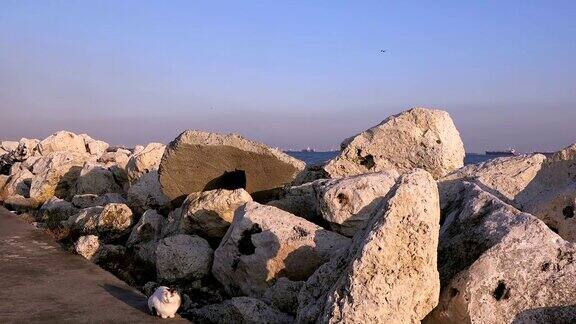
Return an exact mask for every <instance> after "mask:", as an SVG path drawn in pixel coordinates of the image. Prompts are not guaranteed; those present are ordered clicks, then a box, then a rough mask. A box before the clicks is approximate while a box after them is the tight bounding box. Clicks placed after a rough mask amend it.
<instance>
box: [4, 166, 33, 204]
mask: <svg viewBox="0 0 576 324" xmlns="http://www.w3.org/2000/svg"><path fill="white" fill-rule="evenodd" d="M32 178H34V175H33V174H32V172H30V171H28V169H22V168H18V169H17V170H13V172H12V173H11V174H10V176H9V177H7V178H6V183H5V184H4V186H3V188H1V187H0V200H2V197H4V199H7V198H8V197H11V196H16V195H19V196H22V197H30V184H31V183H32Z"/></svg>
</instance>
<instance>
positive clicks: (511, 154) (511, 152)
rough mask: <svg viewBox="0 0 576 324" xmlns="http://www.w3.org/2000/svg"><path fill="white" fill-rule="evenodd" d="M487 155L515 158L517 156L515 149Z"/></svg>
mask: <svg viewBox="0 0 576 324" xmlns="http://www.w3.org/2000/svg"><path fill="white" fill-rule="evenodd" d="M486 155H491V156H513V155H516V150H515V149H509V150H504V151H486Z"/></svg>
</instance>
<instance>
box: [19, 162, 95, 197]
mask: <svg viewBox="0 0 576 324" xmlns="http://www.w3.org/2000/svg"><path fill="white" fill-rule="evenodd" d="M88 157H89V156H88V155H86V154H78V153H74V152H55V153H50V154H48V155H47V156H45V157H44V158H43V159H42V161H39V162H37V163H36V165H35V166H34V170H33V171H34V172H33V173H34V174H35V176H34V178H32V183H31V186H30V198H32V199H34V200H36V201H37V202H39V203H43V202H45V201H47V200H48V199H50V198H51V197H53V196H56V197H58V198H62V199H66V200H70V199H72V197H73V196H74V194H75V191H76V190H75V186H76V180H77V179H78V177H79V176H80V171H81V170H82V166H83V165H84V162H85V161H86V160H87V159H88Z"/></svg>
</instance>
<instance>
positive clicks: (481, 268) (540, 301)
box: [424, 216, 576, 324]
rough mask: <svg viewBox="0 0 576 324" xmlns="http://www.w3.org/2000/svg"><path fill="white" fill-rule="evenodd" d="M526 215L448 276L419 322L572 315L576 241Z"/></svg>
mask: <svg viewBox="0 0 576 324" xmlns="http://www.w3.org/2000/svg"><path fill="white" fill-rule="evenodd" d="M527 218H528V219H526V220H525V221H524V222H523V223H522V224H519V225H518V226H513V227H510V228H509V231H508V233H507V234H506V235H505V236H504V237H502V238H501V240H500V241H499V242H498V243H496V244H495V245H494V246H492V247H491V248H490V249H488V250H486V252H485V253H483V254H482V256H480V257H479V258H478V259H477V260H476V261H475V262H474V263H473V264H472V265H470V267H468V268H467V269H465V270H464V271H462V272H460V273H459V274H458V275H456V276H455V277H454V278H453V279H452V280H451V281H450V283H449V284H448V285H447V286H446V287H445V289H443V292H442V294H441V296H440V303H439V305H438V307H437V308H436V309H435V310H434V312H432V313H431V314H430V315H429V316H428V317H427V318H426V320H425V321H424V322H425V323H443V324H444V323H573V322H574V321H576V308H574V307H573V305H574V300H576V291H575V290H574V287H573V286H574V282H575V281H576V263H575V262H574V255H575V254H576V246H575V245H574V244H572V243H569V242H567V241H565V240H563V239H561V238H560V237H559V236H558V235H556V234H555V233H553V232H552V231H550V229H549V228H548V227H546V225H545V224H544V223H542V222H541V221H539V220H538V219H536V218H535V217H532V216H528V217H527ZM527 319H530V320H528V321H526V320H527ZM549 319H553V320H552V321H548V320H549Z"/></svg>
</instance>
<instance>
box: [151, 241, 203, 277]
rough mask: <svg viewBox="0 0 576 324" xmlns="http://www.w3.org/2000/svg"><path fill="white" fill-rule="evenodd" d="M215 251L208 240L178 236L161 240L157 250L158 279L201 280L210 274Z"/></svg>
mask: <svg viewBox="0 0 576 324" xmlns="http://www.w3.org/2000/svg"><path fill="white" fill-rule="evenodd" d="M212 257H213V251H212V249H211V248H210V245H209V244H208V242H207V241H206V240H204V239H203V238H201V237H198V236H195V235H184V234H178V235H174V236H170V237H167V238H164V239H162V240H160V242H159V243H158V247H157V248H156V268H157V270H158V273H157V274H158V278H159V279H161V280H165V281H168V282H174V281H176V280H193V279H201V278H202V277H204V276H206V275H207V274H208V273H209V272H210V266H211V264H212Z"/></svg>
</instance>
